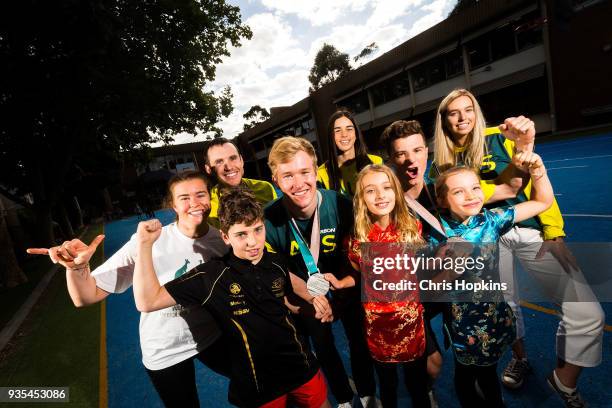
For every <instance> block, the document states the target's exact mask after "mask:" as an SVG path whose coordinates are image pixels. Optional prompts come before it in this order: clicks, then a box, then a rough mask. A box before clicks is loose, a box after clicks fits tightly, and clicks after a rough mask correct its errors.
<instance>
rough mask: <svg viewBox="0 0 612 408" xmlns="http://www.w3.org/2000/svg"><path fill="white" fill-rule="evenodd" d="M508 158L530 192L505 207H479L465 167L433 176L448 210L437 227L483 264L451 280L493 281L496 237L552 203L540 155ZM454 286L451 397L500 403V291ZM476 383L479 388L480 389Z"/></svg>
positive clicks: (473, 176)
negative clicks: (524, 174) (524, 175)
mask: <svg viewBox="0 0 612 408" xmlns="http://www.w3.org/2000/svg"><path fill="white" fill-rule="evenodd" d="M513 161H514V163H515V164H516V165H517V166H520V168H522V169H523V170H525V171H529V173H530V177H531V180H532V184H533V194H532V196H531V200H529V201H526V202H523V203H520V204H517V205H515V206H510V207H507V208H496V209H494V210H488V209H483V204H484V194H483V192H482V190H481V187H480V178H479V175H478V172H477V171H475V170H473V169H471V168H467V167H455V168H452V169H449V170H447V171H446V172H444V173H442V174H441V175H440V176H439V177H438V179H437V180H436V196H437V197H438V201H439V205H440V207H441V208H444V209H447V210H448V213H447V214H446V215H445V216H443V218H442V225H443V226H444V228H445V230H446V233H447V236H448V237H449V241H467V242H469V243H471V244H472V245H471V248H470V250H469V253H470V257H472V258H474V259H476V258H478V257H480V262H481V265H483V266H484V267H482V268H480V269H478V268H473V269H472V270H471V271H470V273H466V274H465V275H464V276H462V278H461V279H457V281H455V283H458V282H459V281H465V282H470V283H472V284H474V283H483V282H494V281H495V277H496V275H497V269H498V265H497V263H498V254H497V242H498V240H499V238H500V236H502V235H503V234H504V233H505V232H507V231H508V230H509V229H510V228H511V227H512V226H513V225H514V224H515V223H517V222H520V221H522V220H525V219H527V218H530V217H533V216H535V215H537V214H539V213H541V212H543V211H545V210H546V209H548V208H549V207H550V206H551V204H552V202H553V198H554V194H553V190H552V186H551V184H550V181H549V179H548V176H547V175H546V169H545V168H544V164H543V163H542V160H541V158H540V157H539V156H538V155H536V154H534V153H519V154H516V155H515V157H514V158H513ZM474 244H477V245H474ZM456 272H459V270H458V269H456ZM454 288H455V290H453V291H452V292H451V293H450V295H451V302H450V303H449V304H448V305H449V306H448V310H447V313H445V322H444V325H445V328H446V330H447V333H448V335H449V338H450V340H451V342H452V347H453V352H454V355H455V390H456V392H457V396H458V397H459V401H460V403H461V405H462V406H464V407H468V406H470V407H473V406H487V407H501V406H503V401H502V398H501V388H500V386H499V381H498V379H497V373H496V368H497V362H498V361H499V359H500V358H501V356H502V355H503V353H504V352H505V350H506V349H507V348H508V347H509V346H510V345H511V344H512V342H513V341H514V339H515V337H516V331H515V326H514V316H513V314H512V310H511V309H510V307H509V306H508V304H507V303H506V302H504V301H503V295H502V294H501V292H500V291H495V290H493V291H486V290H485V291H474V290H470V289H463V290H457V286H456V285H455V286H454ZM476 383H477V384H476ZM476 387H479V388H480V391H481V392H480V393H479V392H477V390H476ZM483 397H484V400H483Z"/></svg>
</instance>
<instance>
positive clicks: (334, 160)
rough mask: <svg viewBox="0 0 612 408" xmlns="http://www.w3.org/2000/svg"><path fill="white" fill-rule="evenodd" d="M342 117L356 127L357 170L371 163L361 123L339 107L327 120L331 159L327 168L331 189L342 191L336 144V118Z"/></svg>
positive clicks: (346, 110) (328, 146)
mask: <svg viewBox="0 0 612 408" xmlns="http://www.w3.org/2000/svg"><path fill="white" fill-rule="evenodd" d="M340 118H347V119H348V120H350V121H351V123H352V124H353V129H355V145H354V149H355V159H354V160H355V165H356V166H357V171H360V170H361V169H362V168H364V167H365V166H367V165H368V164H370V163H371V161H370V159H369V158H368V150H367V147H366V144H365V141H364V139H363V135H362V134H361V130H360V129H359V125H358V124H357V122H356V121H355V118H354V117H353V114H352V113H351V111H349V110H348V109H346V108H338V110H336V112H334V113H333V114H332V115H331V116H330V118H329V122H327V137H328V139H329V140H328V142H327V153H328V157H329V160H328V161H327V162H326V163H325V167H326V168H327V174H328V175H329V189H330V190H335V191H340V185H341V184H340V179H341V178H342V174H341V172H340V167H339V166H338V147H337V146H336V140H335V138H334V126H335V123H336V120H338V119H340ZM351 161H352V160H349V161H347V162H346V163H345V165H347V164H349V163H350V162H351Z"/></svg>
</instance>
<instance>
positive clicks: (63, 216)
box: [57, 200, 76, 240]
mask: <svg viewBox="0 0 612 408" xmlns="http://www.w3.org/2000/svg"><path fill="white" fill-rule="evenodd" d="M57 210H58V213H59V222H60V228H61V229H62V233H63V234H64V238H65V239H66V240H70V239H73V238H76V237H75V236H74V230H73V229H72V223H71V222H70V218H69V217H68V211H67V210H66V204H65V203H64V200H58V201H57Z"/></svg>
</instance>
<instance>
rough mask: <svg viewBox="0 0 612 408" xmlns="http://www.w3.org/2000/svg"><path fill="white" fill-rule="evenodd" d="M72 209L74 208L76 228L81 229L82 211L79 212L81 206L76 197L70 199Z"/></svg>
mask: <svg viewBox="0 0 612 408" xmlns="http://www.w3.org/2000/svg"><path fill="white" fill-rule="evenodd" d="M72 207H73V208H74V216H75V220H76V228H77V229H81V228H82V227H83V211H81V205H80V204H79V199H78V198H77V196H74V197H72Z"/></svg>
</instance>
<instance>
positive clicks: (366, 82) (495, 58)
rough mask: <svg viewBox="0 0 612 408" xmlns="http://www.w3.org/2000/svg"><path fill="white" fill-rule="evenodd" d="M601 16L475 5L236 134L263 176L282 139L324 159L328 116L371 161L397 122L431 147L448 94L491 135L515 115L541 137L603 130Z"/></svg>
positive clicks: (555, 5) (577, 5) (611, 40)
mask: <svg viewBox="0 0 612 408" xmlns="http://www.w3.org/2000/svg"><path fill="white" fill-rule="evenodd" d="M609 16H612V2H611V1H607V0H540V1H524V0H523V1H521V0H507V1H498V0H481V1H479V2H478V3H476V4H475V6H473V7H472V8H470V9H467V10H465V11H463V12H461V13H459V14H457V15H454V16H451V17H449V18H447V19H446V20H444V21H442V22H441V23H439V24H437V25H436V26H434V27H432V28H430V29H429V30H427V31H424V32H423V33H421V34H419V35H418V36H416V37H414V38H412V39H410V40H408V41H406V42H404V43H403V44H401V45H399V46H398V47H396V48H394V49H392V50H390V51H388V52H387V53H385V54H384V55H382V56H380V57H378V58H376V59H374V60H372V61H371V62H369V63H368V64H365V65H363V66H362V67H360V68H358V69H356V70H354V71H351V72H349V73H348V74H347V75H345V76H343V77H341V78H340V79H338V80H337V81H335V82H333V83H331V84H328V85H326V86H324V87H322V88H321V89H319V90H317V91H315V92H314V93H312V94H310V95H309V96H308V97H307V98H305V99H303V100H301V101H299V102H297V103H296V104H295V105H293V106H290V107H284V108H282V109H278V110H275V112H274V113H273V115H272V116H271V118H270V119H268V120H267V121H265V122H263V123H261V124H259V125H257V126H256V127H254V128H252V129H249V130H247V131H246V132H244V133H242V134H241V135H240V140H241V142H242V144H243V145H248V146H249V147H248V149H247V150H248V152H245V153H246V154H245V158H247V159H250V160H249V167H252V169H253V173H251V174H257V175H258V176H260V177H266V176H267V175H268V170H267V165H266V160H267V156H268V152H269V150H270V147H271V146H272V143H273V142H274V140H275V139H276V138H278V137H280V136H283V135H287V134H291V135H295V136H303V137H305V138H307V139H308V140H310V141H311V142H313V144H314V145H315V147H316V148H317V151H318V152H319V154H320V157H319V159H320V160H325V159H327V157H323V154H324V153H323V152H326V151H327V143H328V137H327V134H326V133H327V122H328V118H329V117H330V115H331V114H332V113H333V111H334V110H335V109H336V107H347V108H349V109H350V110H352V111H353V112H354V113H355V114H356V120H357V122H358V123H359V126H360V128H361V130H362V132H363V133H364V135H365V138H366V143H367V144H368V147H369V148H370V150H371V151H374V152H377V151H378V152H380V146H378V138H379V136H380V133H381V132H382V130H383V129H384V128H385V127H386V126H387V125H388V124H390V123H391V122H393V121H395V120H399V119H417V120H419V121H420V122H421V124H422V125H423V127H424V129H425V131H426V133H427V136H428V137H431V136H432V134H433V123H434V119H435V111H436V109H437V106H438V104H439V102H440V100H441V99H442V98H443V97H444V96H445V95H446V94H447V93H448V92H450V91H451V90H453V89H455V88H467V89H470V90H471V91H472V92H473V93H474V94H475V95H476V96H477V97H478V99H479V102H480V104H481V106H482V108H483V110H484V113H485V117H486V118H487V122H488V123H489V124H491V125H493V124H498V123H499V122H500V121H501V120H503V119H504V118H505V117H508V116H513V115H518V114H524V115H527V116H529V117H531V118H532V119H533V120H534V121H535V122H536V126H537V129H538V132H539V133H540V134H541V133H547V132H560V131H569V130H572V129H579V128H588V127H593V126H599V125H605V124H611V123H612V96H611V95H612V80H610V79H609V72H610V71H611V68H612V30H610V29H609V21H608V20H609ZM249 152H250V153H251V154H250V155H249ZM381 153H383V152H381Z"/></svg>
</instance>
